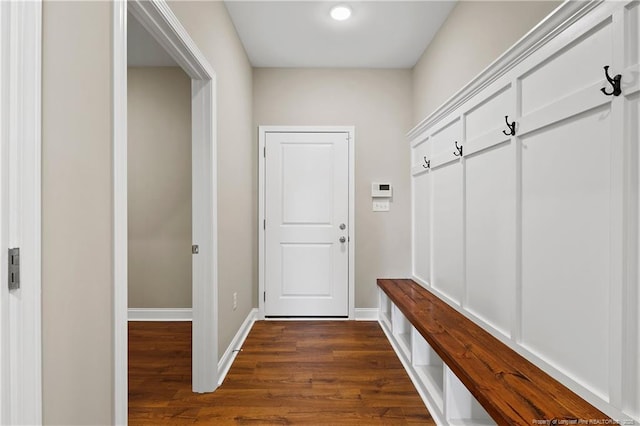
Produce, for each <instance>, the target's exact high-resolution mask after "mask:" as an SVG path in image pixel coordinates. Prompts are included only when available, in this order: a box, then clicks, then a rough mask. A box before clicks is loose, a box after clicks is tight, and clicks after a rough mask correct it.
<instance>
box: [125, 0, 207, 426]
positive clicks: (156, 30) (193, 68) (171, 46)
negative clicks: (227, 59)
mask: <svg viewBox="0 0 640 426" xmlns="http://www.w3.org/2000/svg"><path fill="white" fill-rule="evenodd" d="M112 7H113V46H114V47H113V67H114V71H113V72H114V80H113V90H114V91H113V96H114V111H113V114H114V130H113V134H114V137H113V156H114V158H113V162H114V174H113V187H114V195H113V205H114V210H113V215H114V219H113V220H114V236H113V238H114V383H115V386H114V389H115V391H114V422H115V423H117V424H121V423H122V424H126V422H127V406H128V392H127V370H128V368H127V337H128V336H127V334H128V332H127V329H128V327H127V316H128V312H127V310H128V309H127V293H128V282H127V275H128V272H129V268H128V263H129V262H128V255H127V247H128V245H129V241H128V224H127V220H128V209H127V198H128V195H127V192H128V188H127V187H128V176H127V169H129V167H128V162H129V161H128V160H129V159H128V158H127V153H128V152H127V151H128V149H127V133H128V128H127V127H128V126H127V97H128V96H127V95H128V93H127V92H128V88H127V71H128V69H127V68H128V67H127V63H128V58H127V50H128V49H127V44H128V41H129V40H128V36H127V35H128V34H127V21H128V20H133V19H135V20H136V21H138V23H140V24H141V25H142V27H143V28H144V29H145V30H146V31H147V32H148V34H150V35H151V37H152V39H153V40H155V42H157V44H158V45H159V46H160V47H161V48H162V49H164V51H165V52H166V53H168V55H169V56H170V57H171V58H172V59H173V60H174V61H175V63H176V64H177V65H178V66H179V67H180V68H181V69H182V71H184V73H186V75H187V76H188V78H189V81H190V83H189V87H190V103H191V120H190V129H191V138H190V139H191V179H190V181H191V244H192V245H195V246H198V250H194V251H193V255H192V250H191V247H188V254H189V256H190V257H191V275H192V278H191V281H192V290H191V293H192V297H191V303H192V318H193V319H192V336H193V337H192V350H191V354H192V363H191V365H192V374H191V377H192V389H193V391H194V392H212V391H213V390H215V389H216V388H217V386H218V377H219V373H218V368H217V361H218V339H217V336H218V334H217V224H216V216H217V215H216V211H217V195H216V167H215V163H216V162H215V154H216V139H215V134H216V122H215V112H214V104H215V96H216V85H215V73H214V71H213V68H212V67H211V66H210V65H209V64H208V63H207V61H206V59H205V58H204V56H203V54H202V53H201V52H200V50H199V49H198V47H197V46H196V44H195V43H194V41H193V40H192V39H191V38H190V36H189V34H188V33H187V32H186V30H185V29H184V28H183V27H182V25H181V24H180V22H179V21H178V19H177V18H176V16H175V15H174V14H173V12H172V11H171V9H170V8H169V6H168V5H167V4H166V2H165V1H163V0H156V1H153V2H149V1H144V0H128V1H114V2H113V3H112ZM128 12H129V13H128ZM156 118H157V117H156ZM148 125H149V126H153V125H154V123H153V122H151V123H148ZM174 160H175V159H172V160H171V161H172V164H171V167H174V166H175V164H173V162H174ZM167 161H168V160H167ZM132 166H133V165H132ZM164 195H166V194H163V196H164ZM156 213H157V212H156ZM156 213H154V215H155V214H156ZM157 266H158V265H149V267H151V268H153V267H157Z"/></svg>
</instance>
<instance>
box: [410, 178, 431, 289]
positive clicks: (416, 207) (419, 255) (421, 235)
mask: <svg viewBox="0 0 640 426" xmlns="http://www.w3.org/2000/svg"><path fill="white" fill-rule="evenodd" d="M430 180H431V175H430V174H429V172H424V173H422V174H419V175H417V176H414V177H413V217H414V219H413V244H414V245H413V274H414V275H415V276H416V278H418V279H420V280H421V281H423V282H425V283H430V282H431V182H430Z"/></svg>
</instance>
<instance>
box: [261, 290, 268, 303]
mask: <svg viewBox="0 0 640 426" xmlns="http://www.w3.org/2000/svg"><path fill="white" fill-rule="evenodd" d="M262 301H263V302H266V301H267V292H266V291H265V292H263V293H262Z"/></svg>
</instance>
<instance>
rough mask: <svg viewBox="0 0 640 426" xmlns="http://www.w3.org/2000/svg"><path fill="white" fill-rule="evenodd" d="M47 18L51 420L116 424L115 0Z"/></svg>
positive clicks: (46, 358) (45, 267)
mask: <svg viewBox="0 0 640 426" xmlns="http://www.w3.org/2000/svg"><path fill="white" fill-rule="evenodd" d="M42 25H43V36H42V43H43V54H42V62H43V64H42V79H43V82H42V337H43V342H42V345H43V348H42V350H43V353H42V368H43V371H42V372H43V377H42V379H43V416H44V423H45V424H60V425H106V424H112V423H113V416H112V410H113V408H112V406H113V400H112V392H113V385H112V382H113V368H112V364H113V362H112V353H113V346H112V336H113V318H112V313H111V312H112V308H113V303H112V296H111V293H112V272H111V271H112V266H113V260H112V248H113V245H112V238H111V236H112V234H113V230H112V213H111V212H112V210H113V207H112V202H111V197H112V195H111V194H112V183H111V182H112V174H111V122H112V120H111V93H112V90H111V3H110V2H71V3H68V2H57V1H56V2H44V5H43V17H42Z"/></svg>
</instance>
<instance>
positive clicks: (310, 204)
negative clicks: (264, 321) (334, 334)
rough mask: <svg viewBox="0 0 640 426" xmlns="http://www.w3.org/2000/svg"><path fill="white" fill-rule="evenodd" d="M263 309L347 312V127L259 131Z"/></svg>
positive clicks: (267, 312) (282, 313) (305, 313)
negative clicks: (261, 147) (261, 142)
mask: <svg viewBox="0 0 640 426" xmlns="http://www.w3.org/2000/svg"><path fill="white" fill-rule="evenodd" d="M265 222H266V223H265V275H264V277H265V284H264V289H265V293H264V295H263V297H264V312H265V316H272V317H273V316H296V317H300V316H317V317H323V316H326V317H346V316H348V315H349V303H348V302H349V286H348V282H349V280H348V278H349V225H350V224H349V134H348V133H347V132H322V133H317V132H267V133H266V137H265Z"/></svg>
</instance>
